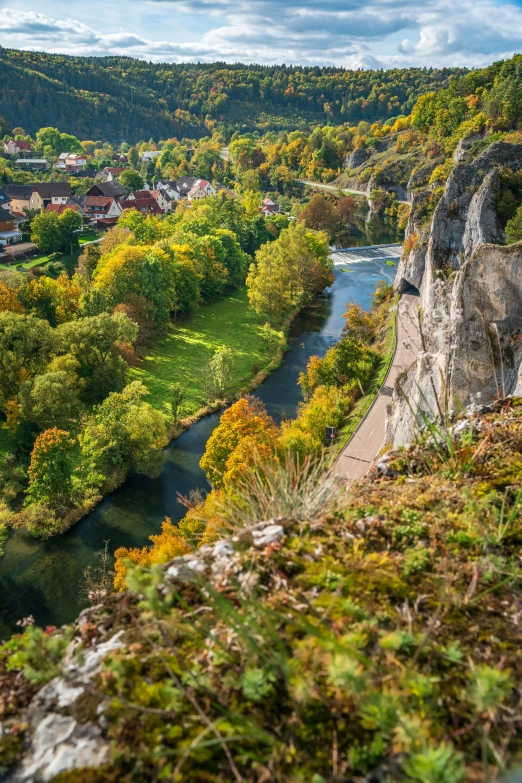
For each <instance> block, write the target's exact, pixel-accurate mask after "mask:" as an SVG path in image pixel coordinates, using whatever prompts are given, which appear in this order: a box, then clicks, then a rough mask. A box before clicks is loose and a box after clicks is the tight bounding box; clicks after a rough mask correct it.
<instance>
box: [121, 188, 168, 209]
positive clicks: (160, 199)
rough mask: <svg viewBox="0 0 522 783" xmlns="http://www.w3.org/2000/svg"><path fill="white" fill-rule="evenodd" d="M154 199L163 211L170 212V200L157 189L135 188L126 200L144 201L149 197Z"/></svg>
mask: <svg viewBox="0 0 522 783" xmlns="http://www.w3.org/2000/svg"><path fill="white" fill-rule="evenodd" d="M151 198H153V199H155V201H156V203H157V205H158V206H159V208H160V209H161V211H162V212H163V213H165V212H170V211H171V209H172V202H171V201H170V199H168V198H167V197H166V195H165V194H164V193H163V192H162V191H159V190H135V191H134V192H133V193H130V194H129V196H128V197H127V200H128V201H133V200H136V201H144V200H147V201H148V200H149V199H151Z"/></svg>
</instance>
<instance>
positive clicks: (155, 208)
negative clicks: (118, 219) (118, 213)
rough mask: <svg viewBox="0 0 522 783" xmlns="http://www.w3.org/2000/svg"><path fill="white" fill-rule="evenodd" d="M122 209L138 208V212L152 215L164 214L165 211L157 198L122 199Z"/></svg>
mask: <svg viewBox="0 0 522 783" xmlns="http://www.w3.org/2000/svg"><path fill="white" fill-rule="evenodd" d="M120 206H121V208H122V209H137V210H138V212H142V213H144V214H150V215H163V214H164V212H163V210H162V209H161V207H160V205H159V204H158V202H157V201H156V199H155V198H153V197H152V196H150V197H149V198H139V199H137V198H133V199H126V200H125V201H120Z"/></svg>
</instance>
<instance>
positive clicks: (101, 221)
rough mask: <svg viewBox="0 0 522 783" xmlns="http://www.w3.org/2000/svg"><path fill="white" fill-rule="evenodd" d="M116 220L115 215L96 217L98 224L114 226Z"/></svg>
mask: <svg viewBox="0 0 522 783" xmlns="http://www.w3.org/2000/svg"><path fill="white" fill-rule="evenodd" d="M117 220H118V218H117V217H111V218H98V221H97V222H98V225H102V226H114V224H115V223H116V221H117Z"/></svg>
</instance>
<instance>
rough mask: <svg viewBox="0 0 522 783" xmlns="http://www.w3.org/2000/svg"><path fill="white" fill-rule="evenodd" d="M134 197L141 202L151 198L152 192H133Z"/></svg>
mask: <svg viewBox="0 0 522 783" xmlns="http://www.w3.org/2000/svg"><path fill="white" fill-rule="evenodd" d="M132 195H133V196H134V198H135V199H137V200H138V201H141V200H142V199H144V198H151V192H150V190H133V191H132Z"/></svg>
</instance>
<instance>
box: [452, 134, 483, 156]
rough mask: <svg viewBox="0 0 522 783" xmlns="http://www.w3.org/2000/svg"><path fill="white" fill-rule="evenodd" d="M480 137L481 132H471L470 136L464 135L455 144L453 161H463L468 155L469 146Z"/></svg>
mask: <svg viewBox="0 0 522 783" xmlns="http://www.w3.org/2000/svg"><path fill="white" fill-rule="evenodd" d="M482 137H483V136H482V133H473V134H472V135H471V136H464V138H462V139H461V140H460V141H459V143H458V144H457V148H456V150H455V152H454V153H453V160H454V161H455V163H464V162H465V161H466V158H467V157H468V152H469V151H470V149H471V146H472V145H473V144H474V143H475V142H476V141H480V140H481V139H482Z"/></svg>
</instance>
